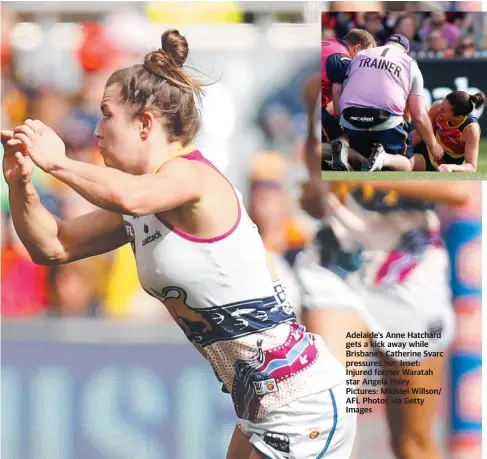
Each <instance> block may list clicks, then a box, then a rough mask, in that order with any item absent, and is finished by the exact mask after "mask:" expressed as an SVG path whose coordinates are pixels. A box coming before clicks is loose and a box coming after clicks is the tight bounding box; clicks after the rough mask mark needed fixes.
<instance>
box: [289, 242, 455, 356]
mask: <svg viewBox="0 0 487 459" xmlns="http://www.w3.org/2000/svg"><path fill="white" fill-rule="evenodd" d="M448 266H449V264H448V256H447V254H446V252H445V251H444V250H443V249H438V248H430V249H428V251H427V253H426V254H425V256H424V259H423V260H422V261H421V263H420V265H419V266H417V267H416V268H415V269H414V271H413V272H412V273H411V274H410V276H409V277H408V278H407V280H406V281H405V282H403V283H401V284H388V285H374V284H373V283H371V282H367V281H364V279H366V278H367V274H365V275H364V273H363V272H360V271H358V272H356V273H352V274H350V275H349V276H348V277H347V278H346V279H342V278H341V277H339V276H338V275H337V274H335V273H333V272H331V271H330V270H328V269H326V268H323V267H322V266H321V265H319V264H318V263H316V262H315V260H314V258H313V255H312V253H309V252H306V251H305V252H302V253H300V254H299V255H298V258H297V259H296V264H295V269H296V276H297V279H298V281H299V283H300V285H301V288H302V292H303V293H302V294H303V297H302V307H303V309H308V310H317V309H331V308H343V309H352V310H355V311H357V312H358V313H359V314H360V316H361V317H362V319H363V320H364V322H365V323H366V324H367V326H368V328H369V331H371V332H378V333H382V335H383V337H384V341H387V342H388V343H389V342H391V343H403V344H404V343H406V344H405V346H406V347H405V349H406V350H408V349H409V350H412V348H410V347H409V344H408V343H409V342H416V343H417V342H420V341H421V339H418V338H413V337H411V338H408V332H412V333H425V332H426V333H431V332H435V331H437V330H440V335H439V336H438V337H434V338H425V339H424V341H425V342H426V343H427V345H425V346H423V347H418V349H417V350H418V351H420V352H421V354H422V355H423V351H425V350H426V351H428V352H438V351H442V350H444V349H446V348H447V347H448V346H449V344H450V343H451V341H452V339H453V337H454V332H455V313H454V311H453V307H452V302H451V293H450V288H449V282H448ZM353 331H355V330H350V332H353ZM387 332H389V333H404V334H405V335H406V338H389V339H387V340H386V339H385V337H386V333H387ZM381 339H382V337H381ZM393 346H395V344H393ZM397 349H401V348H399V347H398V348H397ZM414 350H416V349H414ZM399 360H421V359H418V358H411V359H408V358H407V357H399Z"/></svg>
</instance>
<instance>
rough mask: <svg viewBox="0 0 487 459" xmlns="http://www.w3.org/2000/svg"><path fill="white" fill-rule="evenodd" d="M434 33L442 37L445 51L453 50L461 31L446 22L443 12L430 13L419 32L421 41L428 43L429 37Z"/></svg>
mask: <svg viewBox="0 0 487 459" xmlns="http://www.w3.org/2000/svg"><path fill="white" fill-rule="evenodd" d="M434 31H437V32H440V34H441V35H442V36H443V38H444V40H445V48H446V49H455V47H456V46H457V43H458V40H459V38H460V35H461V31H460V29H459V28H458V26H456V25H455V24H451V23H450V22H447V20H446V13H445V12H443V11H435V12H433V13H431V16H430V17H429V18H427V19H426V20H425V22H424V24H423V28H422V30H421V36H422V38H423V41H429V40H430V36H431V34H432V32H434ZM435 36H436V34H435ZM438 43H439V42H438ZM430 47H431V46H430Z"/></svg>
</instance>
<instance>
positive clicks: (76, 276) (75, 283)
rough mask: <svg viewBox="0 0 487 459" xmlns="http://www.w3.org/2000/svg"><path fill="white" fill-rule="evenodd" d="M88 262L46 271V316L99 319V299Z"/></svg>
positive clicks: (56, 267) (54, 267) (90, 264)
mask: <svg viewBox="0 0 487 459" xmlns="http://www.w3.org/2000/svg"><path fill="white" fill-rule="evenodd" d="M92 267H93V266H92V263H91V259H87V260H81V261H77V262H75V263H69V264H66V265H59V266H50V267H49V304H50V308H49V311H48V312H49V313H50V314H51V315H53V316H56V317H87V316H88V317H89V316H95V315H99V314H98V311H99V305H100V298H99V295H98V291H97V289H96V283H95V279H94V277H96V275H97V273H96V272H93V270H92Z"/></svg>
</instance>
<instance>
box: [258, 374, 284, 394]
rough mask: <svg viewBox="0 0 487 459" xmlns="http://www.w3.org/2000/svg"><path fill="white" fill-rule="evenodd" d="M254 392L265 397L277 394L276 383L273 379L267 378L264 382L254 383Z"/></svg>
mask: <svg viewBox="0 0 487 459" xmlns="http://www.w3.org/2000/svg"><path fill="white" fill-rule="evenodd" d="M253 384H254V390H255V393H256V394H257V395H266V394H271V393H273V392H277V391H278V390H279V388H278V387H277V382H276V380H275V379H274V378H269V379H266V380H264V381H254V382H253Z"/></svg>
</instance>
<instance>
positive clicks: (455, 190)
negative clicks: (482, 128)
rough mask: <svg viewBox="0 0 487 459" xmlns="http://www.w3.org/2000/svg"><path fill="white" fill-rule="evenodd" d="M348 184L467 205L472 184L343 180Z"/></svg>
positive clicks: (460, 182) (456, 204) (458, 182)
mask: <svg viewBox="0 0 487 459" xmlns="http://www.w3.org/2000/svg"><path fill="white" fill-rule="evenodd" d="M343 183H344V184H347V185H367V186H372V187H373V188H375V189H376V190H379V191H396V192H397V193H399V194H400V195H403V196H408V197H410V198H417V199H424V200H426V201H435V202H439V203H443V204H449V205H453V206H462V205H466V204H467V203H468V201H469V199H470V197H471V190H472V188H471V186H470V184H469V182H468V181H463V180H458V181H452V182H450V181H447V182H441V183H442V185H441V186H438V182H436V181H422V180H420V181H416V180H414V181H413V180H409V181H384V182H383V181H375V180H369V181H366V182H364V181H361V182H349V181H347V182H343Z"/></svg>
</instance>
